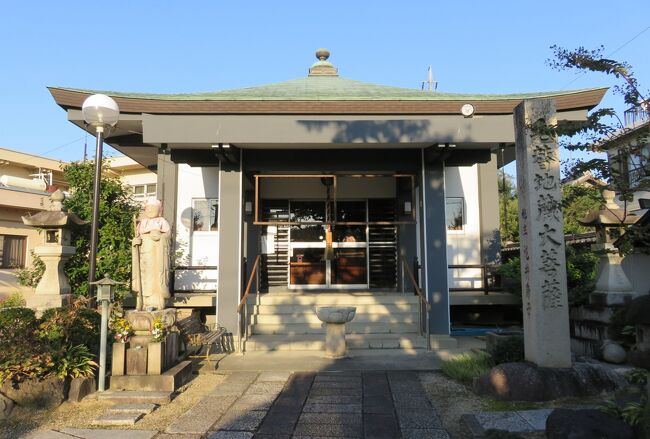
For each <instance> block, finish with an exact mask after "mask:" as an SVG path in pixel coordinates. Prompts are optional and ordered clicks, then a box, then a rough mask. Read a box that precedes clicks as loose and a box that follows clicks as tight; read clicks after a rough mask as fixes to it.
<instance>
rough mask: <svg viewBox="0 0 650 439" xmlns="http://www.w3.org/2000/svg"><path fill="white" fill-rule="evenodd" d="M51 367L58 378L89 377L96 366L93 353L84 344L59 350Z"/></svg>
mask: <svg viewBox="0 0 650 439" xmlns="http://www.w3.org/2000/svg"><path fill="white" fill-rule="evenodd" d="M53 363H54V364H53V369H54V373H55V374H56V376H58V377H59V378H65V377H72V378H79V377H90V376H93V374H94V373H95V372H94V371H95V369H96V368H97V367H98V365H97V363H95V362H94V361H93V354H91V353H90V351H89V350H88V347H86V346H84V345H77V346H72V347H70V348H69V349H67V350H65V351H63V352H61V353H60V354H59V355H58V356H57V357H56V358H55V359H54V361H53Z"/></svg>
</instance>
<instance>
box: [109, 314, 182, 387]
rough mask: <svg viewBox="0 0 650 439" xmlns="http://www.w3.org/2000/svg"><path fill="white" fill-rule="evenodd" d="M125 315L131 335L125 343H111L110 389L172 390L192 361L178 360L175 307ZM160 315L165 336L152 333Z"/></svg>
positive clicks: (180, 381)
mask: <svg viewBox="0 0 650 439" xmlns="http://www.w3.org/2000/svg"><path fill="white" fill-rule="evenodd" d="M125 317H126V319H127V321H128V322H129V324H130V325H131V327H132V328H133V331H134V335H133V336H132V337H131V338H130V339H129V342H128V343H125V344H123V343H115V344H113V366H112V370H113V374H112V376H111V382H110V388H111V389H112V390H143V391H145V390H146V391H165V392H173V391H175V390H176V389H178V388H179V387H180V386H182V385H183V384H184V383H185V381H186V380H187V379H188V378H189V376H190V375H191V374H192V362H191V361H183V362H180V363H178V348H179V342H178V339H179V334H178V332H176V331H175V328H174V324H175V323H176V310H174V309H172V308H167V309H161V310H156V311H127V312H126V313H125ZM157 319H160V320H161V321H162V322H163V324H164V326H165V330H166V335H165V338H164V340H161V341H156V340H154V339H153V337H152V335H151V331H152V329H153V323H154V321H155V320H157Z"/></svg>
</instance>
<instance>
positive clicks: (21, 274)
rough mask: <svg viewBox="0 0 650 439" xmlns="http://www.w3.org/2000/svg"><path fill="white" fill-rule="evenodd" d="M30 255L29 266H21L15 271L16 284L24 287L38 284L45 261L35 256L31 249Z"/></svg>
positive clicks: (43, 270)
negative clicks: (30, 261) (30, 263)
mask: <svg viewBox="0 0 650 439" xmlns="http://www.w3.org/2000/svg"><path fill="white" fill-rule="evenodd" d="M31 255H32V266H31V267H30V268H21V269H20V270H17V271H16V276H17V278H18V285H22V286H24V287H35V286H36V285H38V282H39V281H40V280H41V277H43V273H44V272H45V262H43V260H42V259H41V258H39V257H38V256H36V254H34V251H33V250H32V251H31Z"/></svg>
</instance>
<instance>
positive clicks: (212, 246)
mask: <svg viewBox="0 0 650 439" xmlns="http://www.w3.org/2000/svg"><path fill="white" fill-rule="evenodd" d="M218 221H219V201H218V200H217V199H216V198H195V199H193V200H192V230H191V244H190V254H191V265H192V266H195V267H197V266H204V267H205V266H216V265H217V262H218V247H219V227H218Z"/></svg>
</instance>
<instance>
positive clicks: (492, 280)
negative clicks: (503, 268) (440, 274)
mask: <svg viewBox="0 0 650 439" xmlns="http://www.w3.org/2000/svg"><path fill="white" fill-rule="evenodd" d="M447 268H448V269H449V270H465V269H466V270H481V282H482V285H481V286H480V287H450V288H449V292H454V291H482V292H483V294H485V295H486V296H487V295H488V294H489V293H490V291H493V292H498V291H503V288H502V287H501V276H500V275H499V273H497V270H498V268H499V266H498V265H494V264H482V265H481V264H465V265H448V266H447ZM451 279H452V281H453V280H455V279H454V276H453V275H452V276H451Z"/></svg>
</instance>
